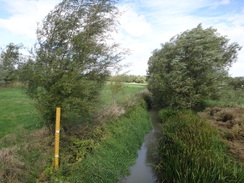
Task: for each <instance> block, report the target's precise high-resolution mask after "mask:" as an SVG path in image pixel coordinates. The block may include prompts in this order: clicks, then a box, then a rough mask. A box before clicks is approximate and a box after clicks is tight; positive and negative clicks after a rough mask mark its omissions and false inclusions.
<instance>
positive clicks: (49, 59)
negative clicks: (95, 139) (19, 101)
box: [22, 0, 120, 124]
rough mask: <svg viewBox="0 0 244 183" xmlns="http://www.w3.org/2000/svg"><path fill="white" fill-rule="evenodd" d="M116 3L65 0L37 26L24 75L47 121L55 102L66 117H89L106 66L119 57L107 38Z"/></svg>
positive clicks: (97, 97) (49, 120)
mask: <svg viewBox="0 0 244 183" xmlns="http://www.w3.org/2000/svg"><path fill="white" fill-rule="evenodd" d="M114 4H115V1H111V0H103V1H100V0H95V1H94V0H87V1H76V0H64V1H62V2H61V3H59V4H58V5H57V6H56V7H55V9H54V10H53V11H51V12H50V13H49V14H48V15H47V16H46V18H45V19H44V20H43V22H42V24H41V25H40V26H39V28H38V30H37V38H38V42H37V44H36V47H35V50H34V53H33V58H31V59H29V61H28V62H27V63H26V65H25V67H24V68H23V70H24V72H25V75H24V76H23V78H22V79H23V82H24V83H25V84H26V91H27V94H28V95H29V96H30V97H31V98H32V99H34V100H35V101H36V107H37V109H38V110H39V111H40V112H41V114H42V116H43V117H44V119H45V120H46V121H47V122H48V123H49V124H52V122H53V119H54V117H55V107H61V108H62V118H63V119H65V120H64V121H65V123H69V122H71V121H73V119H77V118H80V117H81V116H82V118H80V119H84V120H86V121H87V120H88V119H89V117H90V116H91V115H92V113H93V112H94V109H95V107H96V106H97V102H98V100H99V95H100V91H101V88H102V87H103V84H104V83H105V81H106V78H107V77H108V76H109V74H110V72H109V69H111V67H113V65H115V64H117V63H118V62H119V61H120V52H118V50H117V48H118V46H117V45H116V44H115V43H112V41H111V40H110V39H109V35H110V33H111V31H113V30H114V27H115V25H116V21H115V18H116V14H117V9H116V7H115V5H114ZM108 40H110V44H108V43H107V42H108Z"/></svg>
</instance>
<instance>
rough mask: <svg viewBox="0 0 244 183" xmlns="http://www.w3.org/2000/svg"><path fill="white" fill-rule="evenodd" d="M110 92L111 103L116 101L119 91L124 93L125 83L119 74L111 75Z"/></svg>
mask: <svg viewBox="0 0 244 183" xmlns="http://www.w3.org/2000/svg"><path fill="white" fill-rule="evenodd" d="M109 88H110V90H111V94H112V100H113V103H116V98H117V95H118V94H119V93H122V94H123V93H124V90H125V85H124V82H123V77H122V76H121V75H117V76H113V77H112V78H111V80H110V86H109Z"/></svg>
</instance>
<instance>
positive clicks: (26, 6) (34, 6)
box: [0, 0, 60, 39]
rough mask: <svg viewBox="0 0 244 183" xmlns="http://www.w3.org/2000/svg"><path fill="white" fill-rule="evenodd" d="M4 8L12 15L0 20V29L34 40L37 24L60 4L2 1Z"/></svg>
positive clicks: (22, 0)
mask: <svg viewBox="0 0 244 183" xmlns="http://www.w3.org/2000/svg"><path fill="white" fill-rule="evenodd" d="M2 2H3V3H5V8H6V10H7V11H8V12H10V13H11V14H12V15H11V16H10V17H8V18H6V19H0V27H2V28H4V29H7V30H8V31H10V32H11V33H12V34H13V35H18V36H24V37H26V38H29V39H35V31H36V28H37V23H38V22H41V20H42V19H43V18H44V17H45V15H47V13H48V12H49V11H50V10H51V9H53V8H54V6H55V5H56V4H57V3H58V2H60V0H52V1H50V0H41V1H36V0H11V1H9V0H2Z"/></svg>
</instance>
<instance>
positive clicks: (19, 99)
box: [0, 84, 150, 182]
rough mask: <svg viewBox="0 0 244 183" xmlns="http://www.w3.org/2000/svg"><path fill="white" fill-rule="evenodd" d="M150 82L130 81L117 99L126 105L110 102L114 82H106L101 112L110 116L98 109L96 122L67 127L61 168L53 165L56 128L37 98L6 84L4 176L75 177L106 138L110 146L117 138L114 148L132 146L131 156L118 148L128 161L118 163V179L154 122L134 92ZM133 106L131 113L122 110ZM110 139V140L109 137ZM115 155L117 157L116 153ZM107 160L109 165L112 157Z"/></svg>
mask: <svg viewBox="0 0 244 183" xmlns="http://www.w3.org/2000/svg"><path fill="white" fill-rule="evenodd" d="M144 87H145V85H138V84H130V85H127V86H126V89H125V94H124V95H125V96H123V95H120V96H118V98H117V99H116V101H118V103H117V104H120V105H116V106H114V105H112V107H108V106H110V105H111V104H112V98H111V94H110V93H109V91H110V88H109V84H107V85H105V88H104V89H103V92H102V95H101V100H102V101H101V103H105V104H106V105H105V104H104V106H103V109H102V111H100V112H102V114H101V115H102V116H104V115H108V116H107V117H104V118H101V117H100V116H99V115H98V114H94V116H95V117H96V118H95V119H94V121H93V123H92V124H88V123H82V124H81V123H78V124H76V125H74V124H73V125H72V126H70V127H69V128H65V129H62V133H61V152H60V153H61V157H62V158H61V164H62V165H61V166H62V170H60V171H59V172H56V173H55V171H54V170H53V148H54V147H53V142H54V139H53V131H52V130H50V129H49V128H47V127H46V126H45V125H43V123H42V121H41V120H40V114H39V112H38V111H37V110H35V108H33V106H32V101H31V100H30V99H29V98H28V97H27V96H26V95H25V94H24V93H22V92H21V88H20V87H11V88H1V89H0V98H1V102H3V104H4V105H2V108H1V111H4V113H1V114H0V122H1V124H0V125H1V128H0V134H1V139H0V182H36V181H50V180H51V179H52V178H53V179H52V181H55V180H56V178H57V179H59V178H60V179H61V178H62V177H63V176H64V177H65V176H66V175H70V176H69V179H73V178H72V177H73V176H74V177H76V175H71V174H72V172H73V171H76V170H77V169H79V168H81V167H80V166H79V164H80V163H81V162H83V161H84V162H88V160H86V158H88V156H89V157H92V156H94V155H95V154H97V155H98V154H99V153H104V152H100V151H101V150H99V148H100V145H101V144H107V143H108V144H107V145H109V146H110V147H111V144H112V143H115V144H114V145H115V146H114V148H112V149H111V151H112V150H114V149H116V148H118V149H119V148H121V149H123V148H124V150H121V151H123V152H124V151H128V152H127V154H126V155H127V156H126V157H125V156H121V154H118V151H114V152H113V153H116V155H113V157H115V158H118V155H119V156H121V158H123V159H122V160H119V159H118V160H119V161H122V162H123V163H124V166H123V167H119V166H120V165H119V164H115V167H116V166H118V167H119V168H118V169H117V168H116V169H115V168H114V166H113V168H114V170H113V171H114V172H112V174H113V175H114V177H112V178H111V179H118V177H119V174H118V173H121V174H126V173H128V167H127V168H125V167H126V166H129V165H131V163H133V160H134V157H135V156H136V150H137V148H138V147H139V145H140V143H141V141H142V140H143V135H144V133H146V131H147V130H148V129H149V128H150V123H148V116H147V112H146V109H145V105H144V104H143V103H141V102H139V103H137V102H136V100H134V99H135V96H134V94H135V93H137V92H139V91H141V90H143V88H144ZM105 95H108V96H105ZM124 97H128V100H124ZM129 98H130V99H129ZM135 103H137V104H136V106H134V105H135ZM127 110H128V113H126V116H122V115H123V114H124V113H125V112H126V111H127ZM119 116H121V117H120V119H118V120H116V119H117V118H118V117H119ZM130 118H131V119H130ZM134 118H138V119H141V120H135V119H134ZM132 119H133V120H132ZM128 127H129V128H128ZM127 128H128V129H127ZM121 134H123V135H121ZM131 134H132V135H134V136H131ZM113 138H116V139H113ZM128 138H129V140H128ZM106 139H107V140H108V139H110V140H109V141H106ZM133 139H134V141H133V143H135V144H133V145H134V146H135V147H133V148H132V149H129V150H128V147H127V145H128V142H130V143H129V145H131V146H132V140H133ZM117 140H118V141H117ZM123 143H124V144H123ZM116 144H117V145H118V146H116ZM123 145H124V147H123ZM103 150H106V152H107V151H108V150H109V148H108V147H106V148H105V147H104V149H103ZM95 152H96V153H95ZM97 152H98V153H97ZM111 153H112V152H110V153H109V155H111ZM96 158H97V160H98V159H99V161H101V162H102V163H106V161H104V160H103V159H102V157H96ZM109 158H111V157H107V159H109ZM127 158H128V159H127ZM89 161H90V160H89ZM111 161H115V160H113V159H111ZM9 162H11V163H9ZM110 163H111V162H110ZM85 164H87V163H85ZM107 165H109V161H108V164H107ZM90 166H93V165H90ZM104 166H105V165H104ZM95 168H96V167H94V169H92V167H90V169H89V170H90V171H91V172H92V171H96V170H95ZM122 170H123V171H122ZM77 171H78V170H77ZM111 171H112V170H111ZM65 172H66V173H65ZM91 172H90V173H91ZM116 172H117V173H116ZM115 174H116V175H115ZM81 176H85V175H81ZM89 176H90V175H89ZM51 177H52V178H51ZM91 180H92V179H91Z"/></svg>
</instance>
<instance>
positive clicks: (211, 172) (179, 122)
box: [155, 110, 244, 183]
mask: <svg viewBox="0 0 244 183" xmlns="http://www.w3.org/2000/svg"><path fill="white" fill-rule="evenodd" d="M165 113H166V114H165ZM166 115H168V111H166V110H165V111H162V112H161V113H160V116H161V117H162V116H163V118H165V116H166ZM169 116H170V117H169V118H168V119H166V120H164V124H163V125H162V135H163V137H162V138H161V140H160V146H159V149H158V154H157V156H158V163H157V165H156V166H155V169H156V171H157V173H158V175H159V177H160V179H161V180H162V181H163V182H175V183H177V182H180V183H187V182H236V183H241V182H243V181H244V174H243V171H244V166H243V164H242V165H241V163H240V164H239V163H237V162H236V161H235V160H233V159H232V158H231V157H230V156H229V155H227V152H226V146H225V145H224V144H223V143H222V142H221V141H220V139H219V138H218V136H217V133H216V131H215V130H214V129H213V128H211V126H210V125H209V124H207V123H206V122H205V120H203V119H201V118H200V117H198V116H197V115H196V114H194V113H193V112H191V111H178V112H177V114H174V115H169Z"/></svg>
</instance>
